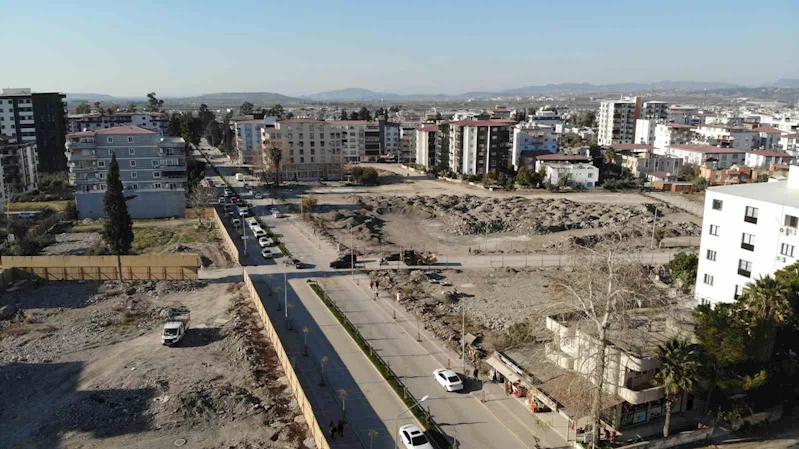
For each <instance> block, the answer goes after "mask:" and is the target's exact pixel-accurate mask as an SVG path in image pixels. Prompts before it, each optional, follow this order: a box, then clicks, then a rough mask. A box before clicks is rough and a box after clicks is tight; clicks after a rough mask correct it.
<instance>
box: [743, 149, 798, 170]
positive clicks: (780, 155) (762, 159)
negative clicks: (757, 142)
mask: <svg viewBox="0 0 799 449" xmlns="http://www.w3.org/2000/svg"><path fill="white" fill-rule="evenodd" d="M795 159H796V158H795V157H794V156H793V155H792V154H790V153H787V152H785V151H777V150H754V151H749V152H747V153H746V161H745V163H746V165H747V166H749V167H768V166H769V165H772V164H774V165H789V164H793V162H794V160H795Z"/></svg>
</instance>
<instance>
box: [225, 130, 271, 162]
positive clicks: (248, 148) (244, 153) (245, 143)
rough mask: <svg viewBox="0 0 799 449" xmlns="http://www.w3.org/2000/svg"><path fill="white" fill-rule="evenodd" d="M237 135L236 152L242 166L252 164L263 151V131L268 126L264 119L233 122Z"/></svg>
mask: <svg viewBox="0 0 799 449" xmlns="http://www.w3.org/2000/svg"><path fill="white" fill-rule="evenodd" d="M230 126H231V127H232V128H233V131H234V132H235V135H236V152H237V154H238V160H239V162H240V163H242V164H252V163H253V160H254V158H255V157H257V155H258V154H259V153H260V150H261V144H262V142H261V130H262V129H263V128H266V127H267V126H268V125H267V123H266V122H265V121H264V120H263V119H253V120H237V121H231V122H230Z"/></svg>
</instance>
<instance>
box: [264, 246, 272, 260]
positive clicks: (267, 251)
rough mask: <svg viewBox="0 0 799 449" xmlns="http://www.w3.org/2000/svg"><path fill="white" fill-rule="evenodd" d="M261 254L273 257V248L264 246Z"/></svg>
mask: <svg viewBox="0 0 799 449" xmlns="http://www.w3.org/2000/svg"><path fill="white" fill-rule="evenodd" d="M261 255H262V256H263V257H264V259H271V258H272V250H270V249H269V248H264V249H262V250H261Z"/></svg>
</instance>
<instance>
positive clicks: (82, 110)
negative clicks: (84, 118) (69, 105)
mask: <svg viewBox="0 0 799 449" xmlns="http://www.w3.org/2000/svg"><path fill="white" fill-rule="evenodd" d="M90 112H92V107H91V106H90V105H89V103H83V104H79V105H77V106H75V113H76V114H88V113H90Z"/></svg>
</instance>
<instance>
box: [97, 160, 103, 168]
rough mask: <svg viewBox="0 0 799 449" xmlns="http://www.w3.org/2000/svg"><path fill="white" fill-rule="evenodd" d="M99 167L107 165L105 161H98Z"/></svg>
mask: <svg viewBox="0 0 799 449" xmlns="http://www.w3.org/2000/svg"><path fill="white" fill-rule="evenodd" d="M97 166H98V167H105V161H97Z"/></svg>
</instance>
